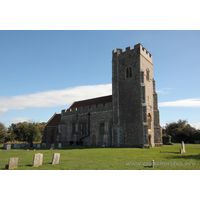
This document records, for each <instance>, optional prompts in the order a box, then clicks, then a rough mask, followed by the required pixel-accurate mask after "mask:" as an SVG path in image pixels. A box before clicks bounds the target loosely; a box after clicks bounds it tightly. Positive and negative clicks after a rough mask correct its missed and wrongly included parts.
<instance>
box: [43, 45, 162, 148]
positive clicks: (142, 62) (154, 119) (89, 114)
mask: <svg viewBox="0 0 200 200" xmlns="http://www.w3.org/2000/svg"><path fill="white" fill-rule="evenodd" d="M159 118H160V117H159V110H158V97H157V93H156V91H155V80H154V78H153V57H152V55H151V54H150V53H149V52H148V51H147V50H146V49H145V48H144V47H143V46H142V45H141V44H140V43H139V44H137V45H135V46H134V48H133V49H131V47H127V48H126V50H125V51H123V49H116V51H115V50H113V51H112V95H109V96H103V97H98V98H93V99H86V100H82V101H75V102H74V103H72V105H71V106H70V107H69V108H68V109H67V110H62V111H61V114H56V113H55V114H54V115H53V116H52V118H51V119H50V120H49V121H48V122H47V124H46V126H45V133H44V135H43V139H42V142H45V143H47V144H51V143H55V144H57V143H62V144H63V145H84V146H102V145H103V146H106V147H109V146H113V147H140V148H150V147H155V146H162V145H163V143H162V129H161V126H160V120H159Z"/></svg>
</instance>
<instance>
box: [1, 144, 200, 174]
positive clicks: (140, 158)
mask: <svg viewBox="0 0 200 200" xmlns="http://www.w3.org/2000/svg"><path fill="white" fill-rule="evenodd" d="M180 148H181V144H174V145H164V146H163V147H154V148H151V149H141V148H92V147H80V146H65V147H63V148H62V149H53V150H52V152H51V150H49V149H50V146H47V149H45V150H43V149H39V150H36V151H34V150H33V148H30V150H29V151H27V150H26V148H24V149H11V150H5V149H3V147H2V145H1V146H0V169H1V170H4V169H5V165H8V162H9V158H11V157H18V168H17V169H14V170H199V169H200V144H185V148H186V153H184V154H180V153H179V151H180ZM160 151H162V153H160ZM35 153H43V164H42V166H39V167H32V165H33V156H34V154H35ZM53 153H60V162H59V164H58V165H51V162H52V157H53ZM151 160H154V162H155V166H154V168H150V167H149V166H150V162H151ZM158 162H159V163H158Z"/></svg>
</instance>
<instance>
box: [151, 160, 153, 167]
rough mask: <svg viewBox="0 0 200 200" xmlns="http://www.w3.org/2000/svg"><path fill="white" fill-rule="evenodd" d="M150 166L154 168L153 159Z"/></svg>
mask: <svg viewBox="0 0 200 200" xmlns="http://www.w3.org/2000/svg"><path fill="white" fill-rule="evenodd" d="M151 167H152V168H154V160H152V161H151Z"/></svg>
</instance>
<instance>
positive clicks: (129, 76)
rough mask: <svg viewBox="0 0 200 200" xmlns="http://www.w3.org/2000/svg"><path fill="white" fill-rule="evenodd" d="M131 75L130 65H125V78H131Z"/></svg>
mask: <svg viewBox="0 0 200 200" xmlns="http://www.w3.org/2000/svg"><path fill="white" fill-rule="evenodd" d="M131 77H132V67H127V68H126V78H131Z"/></svg>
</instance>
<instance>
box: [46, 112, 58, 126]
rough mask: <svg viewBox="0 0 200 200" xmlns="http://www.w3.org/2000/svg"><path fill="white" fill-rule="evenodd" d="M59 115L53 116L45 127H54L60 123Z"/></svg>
mask: <svg viewBox="0 0 200 200" xmlns="http://www.w3.org/2000/svg"><path fill="white" fill-rule="evenodd" d="M60 120H61V114H56V113H55V114H54V115H53V116H52V118H51V119H50V120H49V121H48V122H47V123H46V126H55V125H58V124H59V123H60Z"/></svg>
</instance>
